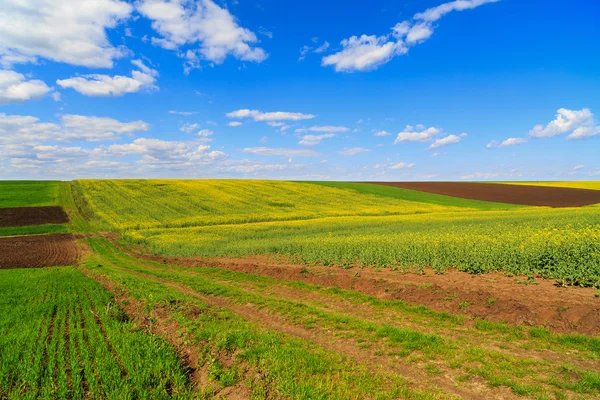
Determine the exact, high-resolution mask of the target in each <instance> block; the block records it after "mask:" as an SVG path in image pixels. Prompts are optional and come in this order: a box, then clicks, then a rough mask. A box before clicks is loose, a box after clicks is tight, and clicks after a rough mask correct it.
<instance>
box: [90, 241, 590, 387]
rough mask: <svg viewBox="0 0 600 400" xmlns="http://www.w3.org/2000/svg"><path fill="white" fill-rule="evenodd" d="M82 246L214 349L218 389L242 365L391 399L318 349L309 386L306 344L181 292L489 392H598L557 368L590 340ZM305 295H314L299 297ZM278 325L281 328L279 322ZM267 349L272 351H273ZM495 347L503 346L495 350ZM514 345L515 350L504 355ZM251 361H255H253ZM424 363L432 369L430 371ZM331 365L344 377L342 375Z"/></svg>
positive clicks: (585, 375)
mask: <svg viewBox="0 0 600 400" xmlns="http://www.w3.org/2000/svg"><path fill="white" fill-rule="evenodd" d="M90 244H91V246H92V248H93V249H94V251H95V255H94V256H93V257H92V258H90V259H89V260H88V262H87V263H86V266H87V268H88V269H89V270H90V271H91V272H92V273H93V274H98V275H99V276H102V277H104V278H107V279H110V280H111V281H113V282H118V283H119V284H120V285H123V287H124V288H125V289H126V290H127V291H128V292H129V293H130V294H131V295H132V296H134V297H136V298H138V299H143V300H144V301H145V302H146V303H147V304H154V306H157V305H158V306H159V305H161V304H168V305H170V306H169V307H171V309H172V311H173V312H174V313H175V314H176V316H177V318H178V320H179V321H180V323H181V324H182V325H185V326H186V327H188V329H190V330H192V331H193V332H194V334H195V335H196V338H197V340H199V341H200V342H202V343H208V344H209V345H210V346H209V347H210V349H212V350H211V351H214V350H215V349H216V351H217V353H214V352H213V353H210V355H207V357H206V360H207V362H209V363H210V364H211V368H213V370H214V371H213V376H214V379H215V380H217V381H218V382H221V383H222V384H223V385H228V384H232V383H233V382H236V377H237V379H238V381H239V379H241V378H240V377H239V376H240V373H239V370H238V369H237V368H241V367H240V365H241V366H243V365H244V363H250V365H251V368H255V367H257V368H261V373H262V374H264V375H265V376H273V374H275V376H276V377H277V379H276V381H275V382H276V384H277V390H279V391H281V392H282V393H285V394H286V395H287V397H292V398H296V397H297V398H344V396H346V398H361V397H365V396H369V395H373V392H372V391H373V390H375V387H378V388H379V390H380V392H379V393H378V395H379V396H380V397H381V398H389V397H390V396H391V394H390V393H392V392H390V391H389V390H391V389H390V388H389V387H388V388H387V389H386V390H383V387H382V386H381V382H383V381H385V380H386V379H385V378H384V376H385V375H384V376H382V375H380V374H375V375H371V376H369V374H368V373H366V372H365V371H364V370H362V369H361V368H362V367H361V366H359V365H357V364H354V363H351V364H345V362H344V361H342V360H341V359H337V358H336V356H335V354H334V353H329V352H325V353H319V356H318V359H319V360H320V367H319V368H320V370H319V371H321V372H319V373H318V375H319V377H320V378H319V379H321V381H315V380H314V374H315V373H316V371H315V370H314V369H313V368H314V367H310V368H308V369H307V366H310V365H311V364H312V362H313V361H310V360H312V357H311V356H310V354H314V353H313V352H314V351H316V350H315V348H314V347H312V345H311V344H310V342H307V341H303V340H297V339H284V338H283V337H282V336H279V335H278V334H277V333H275V332H273V331H270V330H267V331H264V330H258V331H257V330H256V328H255V327H253V324H252V323H248V322H247V321H244V320H243V319H241V320H240V319H239V317H234V316H231V315H230V314H229V313H228V311H226V309H221V308H218V309H215V308H214V306H210V305H208V304H207V303H205V302H203V300H199V299H198V298H195V297H194V296H192V295H191V294H190V293H198V294H199V296H209V297H211V298H221V299H227V301H228V302H229V304H231V305H232V307H234V306H235V305H239V306H242V307H244V308H246V309H248V308H249V307H251V308H253V309H256V310H262V311H263V312H266V313H267V314H268V315H276V316H280V317H282V318H283V319H284V320H285V321H286V323H288V324H291V325H293V326H299V327H304V329H308V330H310V331H312V332H314V333H315V335H317V336H319V335H324V336H323V337H324V338H326V337H328V335H331V337H332V338H335V337H342V338H346V339H347V340H351V341H355V342H356V347H357V348H359V349H366V350H365V351H371V352H373V353H374V354H375V355H379V356H380V357H400V359H401V360H402V361H401V362H402V363H405V364H409V365H415V367H416V364H417V363H423V366H422V374H423V376H427V375H439V374H442V373H444V372H446V373H447V372H448V371H452V372H451V373H452V375H458V376H465V374H467V375H476V376H478V377H479V378H480V379H483V380H484V381H485V382H486V383H487V385H489V387H500V386H505V387H508V388H510V390H511V391H512V392H513V393H514V394H515V395H517V396H533V397H536V398H545V397H544V396H548V395H549V394H550V393H553V392H554V391H557V392H559V393H561V394H568V393H569V392H573V393H580V394H592V395H598V394H600V388H598V387H596V386H595V384H596V383H595V382H596V380H595V379H596V376H597V373H595V372H594V371H593V370H589V369H582V368H580V367H579V368H578V371H579V372H580V375H579V378H578V380H576V381H573V382H571V383H570V384H566V383H565V382H564V380H563V370H564V368H565V366H568V362H569V360H570V359H571V358H570V357H571V356H568V355H569V354H571V355H572V354H573V353H574V352H575V351H577V353H575V354H579V355H580V356H584V355H585V357H588V358H589V359H590V360H597V359H598V356H600V354H598V353H597V349H596V347H597V340H598V339H597V338H590V337H584V336H580V335H574V336H573V335H559V334H553V333H549V332H547V331H545V330H543V329H540V328H535V329H531V330H530V331H527V330H526V329H524V328H510V327H507V326H506V325H503V324H494V323H489V322H485V323H482V324H475V325H474V326H469V325H468V324H465V321H464V320H462V319H461V318H458V317H452V316H449V315H444V313H436V312H433V311H431V310H428V309H427V308H425V307H421V306H412V305H408V304H405V303H403V302H399V301H391V300H388V301H383V300H380V299H376V298H373V297H370V296H367V295H363V294H360V293H356V292H352V291H345V290H340V289H335V290H334V289H329V288H322V287H319V286H313V285H309V284H305V283H297V282H287V281H280V280H275V279H272V278H267V277H260V276H255V275H250V274H245V273H239V272H234V271H227V270H221V269H218V268H205V267H198V268H194V269H189V268H184V267H177V266H169V265H163V264H159V263H153V262H149V261H140V260H137V259H135V258H132V257H130V256H127V255H124V254H122V253H120V252H119V251H118V250H117V249H115V248H114V247H113V246H112V245H110V244H109V243H108V242H106V241H105V240H104V239H90ZM98 265H101V266H100V267H98ZM163 282H164V283H163ZM169 283H173V284H177V285H180V286H181V287H185V288H187V289H185V290H183V289H178V287H179V286H178V287H173V286H169V285H168V284H169ZM281 286H286V287H288V288H290V289H292V290H293V293H289V294H288V295H287V296H282V295H280V294H278V293H277V288H279V287H281ZM308 293H312V294H314V295H316V296H317V297H311V296H307V294H308ZM342 300H345V301H351V302H352V303H353V304H354V306H352V305H350V306H347V308H344V311H339V310H332V309H331V306H329V302H331V304H337V303H338V302H340V301H342ZM189 302H192V303H194V304H196V305H198V306H200V307H201V308H202V310H204V311H201V312H197V313H195V314H194V315H195V317H194V319H193V320H190V318H189V316H186V313H185V312H184V310H185V309H186V304H188V303H189ZM171 305H172V306H171ZM366 306H368V307H372V310H371V311H367V310H366V309H365V310H363V313H364V314H362V315H360V314H359V313H357V310H358V309H360V308H361V307H366ZM196 315H197V316H196ZM367 315H369V316H370V317H367ZM259 320H260V319H259ZM278 326H280V327H281V329H284V326H283V325H282V324H281V323H279V325H278ZM322 332H327V334H323V333H322ZM571 336H573V337H571ZM256 346H259V348H260V355H259V356H257V357H258V358H257V359H255V358H254V357H250V358H247V357H246V354H247V352H248V353H250V354H254V352H255V351H259V350H257V349H256ZM271 346H275V347H276V348H278V351H277V352H275V351H274V348H272V347H271ZM502 347H505V348H506V350H504V351H500V350H497V349H498V348H502ZM513 349H519V350H520V351H518V352H514V354H513ZM523 349H529V350H528V351H529V352H530V353H527V354H524V352H523ZM219 351H220V352H221V353H219ZM223 351H225V353H226V354H238V357H237V361H238V362H239V364H234V365H233V366H230V367H229V368H228V369H227V368H225V369H223V365H222V364H221V363H219V362H218V354H221V355H223V354H222V352H223ZM348 351H349V352H351V353H352V352H353V350H348ZM543 351H551V352H552V354H557V353H558V354H564V358H563V359H562V360H561V359H559V360H556V359H548V360H543V355H542V353H538V352H543ZM307 352H308V353H307ZM386 354H387V356H386ZM529 354H530V355H531V356H532V357H529ZM540 357H541V358H542V359H540ZM284 359H289V360H292V361H293V362H294V363H295V364H294V366H293V367H292V366H289V365H286V364H285V362H284V361H283V360H284ZM258 360H260V363H258V364H257V362H258ZM328 360H330V361H328ZM431 363H434V364H435V368H432V364H431ZM296 364H298V365H296ZM339 368H342V369H343V371H344V373H343V374H341V375H340V373H341V372H340V369H339ZM419 368H421V367H419ZM273 371H277V372H273ZM332 375H336V376H337V379H338V385H336V386H335V387H333V386H331V385H330V379H331V377H332ZM298 380H301V381H302V382H306V383H307V384H309V386H310V387H311V390H310V391H308V390H307V389H306V388H305V389H303V390H302V392H301V393H302V395H300V394H299V393H298V392H297V391H296V389H297V388H298ZM352 382H354V384H353V383H352ZM374 382H379V383H377V384H373V383H374ZM396 384H397V385H399V386H394V391H396V390H400V389H402V390H403V392H402V393H405V394H404V397H407V398H411V397H415V396H416V397H419V396H424V395H425V394H424V393H422V392H421V393H419V392H414V390H409V388H408V387H407V386H406V383H402V382H401V381H398V382H396ZM359 388H360V389H359ZM271 389H273V388H271ZM257 390H259V391H262V390H265V388H264V387H260V389H257ZM446 396H448V393H446ZM404 397H403V398H404ZM582 398H585V397H582Z"/></svg>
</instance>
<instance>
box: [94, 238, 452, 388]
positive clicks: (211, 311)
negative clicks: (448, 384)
mask: <svg viewBox="0 0 600 400" xmlns="http://www.w3.org/2000/svg"><path fill="white" fill-rule="evenodd" d="M90 245H91V247H92V248H93V249H94V251H95V252H96V254H95V255H93V256H91V257H90V258H89V259H88V260H87V262H86V264H85V266H86V268H88V270H89V271H90V272H91V273H93V274H102V275H104V276H105V277H107V278H108V279H110V280H111V281H113V282H118V283H119V284H120V285H122V286H123V287H124V288H125V289H126V290H127V292H129V293H130V295H132V296H133V297H136V298H139V299H143V301H144V302H146V304H147V305H148V307H150V308H152V307H157V306H164V305H168V307H170V308H171V309H172V310H173V311H174V312H175V313H179V314H177V315H176V317H177V318H178V319H179V321H180V322H181V323H182V324H183V325H185V326H186V327H187V330H188V331H189V332H191V333H192V334H193V336H194V337H195V338H196V340H197V341H198V342H199V343H203V344H204V345H205V346H206V348H207V351H209V354H206V355H205V357H204V361H205V362H206V363H208V364H209V367H210V368H209V370H212V371H213V372H212V374H211V375H212V377H213V379H215V380H217V381H219V382H220V383H221V384H222V385H224V386H231V385H233V384H236V383H238V380H239V379H241V376H240V373H239V369H240V368H242V367H241V366H242V365H243V364H247V365H249V366H250V368H251V369H258V373H259V374H260V375H261V378H260V379H259V380H256V381H252V382H248V384H249V386H250V388H251V390H252V395H253V397H255V398H262V395H264V394H265V392H268V391H269V390H270V389H271V390H272V389H273V388H275V389H276V392H278V393H280V394H281V395H283V396H285V397H286V398H302V399H358V398H367V397H368V398H377V399H392V398H398V397H401V398H416V399H432V398H437V397H438V396H436V395H435V394H434V393H424V392H418V391H414V390H411V389H410V387H409V385H408V383H407V382H406V381H405V380H404V379H403V378H401V377H400V376H397V375H395V374H392V373H383V372H377V371H369V369H368V368H367V367H366V366H363V365H360V364H355V363H352V362H350V361H348V360H347V359H345V358H344V357H343V356H342V355H340V354H336V353H331V352H327V351H324V350H322V349H321V348H319V347H318V346H316V345H314V344H311V343H310V342H307V341H304V340H300V339H294V338H290V337H287V336H285V335H282V334H280V333H277V332H273V331H269V330H265V329H259V328H257V327H256V326H255V325H253V324H252V323H249V322H248V321H246V320H244V319H243V318H241V317H239V316H237V315H236V314H234V313H232V312H231V311H228V310H227V309H222V308H215V307H209V306H208V305H207V304H206V303H204V302H203V301H201V300H199V299H197V298H195V297H193V296H190V295H187V294H184V293H182V292H180V291H178V290H176V289H173V288H170V287H168V286H165V285H163V284H161V283H158V282H155V281H152V280H148V279H144V278H142V277H139V276H136V275H133V274H130V273H128V272H126V271H124V270H122V269H121V268H129V267H130V265H129V264H128V263H127V262H126V261H125V260H123V259H121V258H119V257H118V256H115V254H114V253H113V252H112V250H111V249H110V248H109V246H107V243H106V242H105V241H103V240H101V239H91V240H90ZM206 283H208V282H206ZM212 290H215V291H216V290H218V288H216V287H212ZM208 291H210V289H207V290H205V291H204V293H207V292H208ZM189 303H192V304H195V305H196V306H197V307H200V308H201V311H200V312H197V313H195V314H194V315H195V317H194V318H193V319H190V318H189V317H186V316H185V314H184V313H181V312H180V311H181V310H182V309H184V308H185V305H186V304H189ZM208 349H214V350H213V352H210V350H208ZM214 351H217V353H215V352H214ZM218 353H225V354H226V355H228V356H229V358H233V359H234V360H235V363H234V365H233V366H230V367H228V368H225V367H224V365H222V364H218V365H215V363H216V361H217V360H218V359H219V354H218ZM444 398H447V396H444Z"/></svg>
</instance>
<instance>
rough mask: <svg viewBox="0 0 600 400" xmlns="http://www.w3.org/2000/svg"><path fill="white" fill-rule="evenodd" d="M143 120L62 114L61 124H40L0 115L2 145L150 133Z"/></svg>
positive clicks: (34, 120) (21, 117)
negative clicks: (121, 119)
mask: <svg viewBox="0 0 600 400" xmlns="http://www.w3.org/2000/svg"><path fill="white" fill-rule="evenodd" d="M148 127H149V125H148V124H147V123H146V122H144V121H133V122H120V121H117V120H115V119H112V118H106V117H89V116H83V115H69V114H67V115H62V116H61V122H60V124H55V123H47V122H39V120H38V118H35V117H31V116H21V115H6V114H0V143H2V144H3V145H5V144H6V145H8V144H13V145H33V144H36V145H37V144H39V143H41V142H48V141H54V142H74V141H86V142H99V141H104V140H116V139H118V138H119V137H120V136H121V135H123V134H127V133H133V132H140V131H147V130H148Z"/></svg>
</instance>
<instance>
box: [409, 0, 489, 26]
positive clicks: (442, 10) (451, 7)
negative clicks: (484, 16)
mask: <svg viewBox="0 0 600 400" xmlns="http://www.w3.org/2000/svg"><path fill="white" fill-rule="evenodd" d="M497 1H500V0H456V1H451V2H448V3H444V4H441V5H439V6H437V7H432V8H428V9H427V10H425V11H424V12H422V13H418V14H415V16H414V18H415V19H416V20H422V21H428V22H435V21H437V20H439V19H440V18H442V17H443V16H444V15H446V14H448V13H449V12H451V11H463V10H469V9H472V8H475V7H479V6H481V5H483V4H486V3H495V2H497Z"/></svg>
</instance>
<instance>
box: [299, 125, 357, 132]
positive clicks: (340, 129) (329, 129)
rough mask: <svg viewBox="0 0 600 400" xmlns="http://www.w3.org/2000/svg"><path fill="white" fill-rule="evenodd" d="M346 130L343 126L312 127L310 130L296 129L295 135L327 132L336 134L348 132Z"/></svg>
mask: <svg viewBox="0 0 600 400" xmlns="http://www.w3.org/2000/svg"><path fill="white" fill-rule="evenodd" d="M348 130H349V129H348V128H346V127H345V126H312V127H310V128H301V129H296V133H303V132H329V133H336V132H348Z"/></svg>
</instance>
